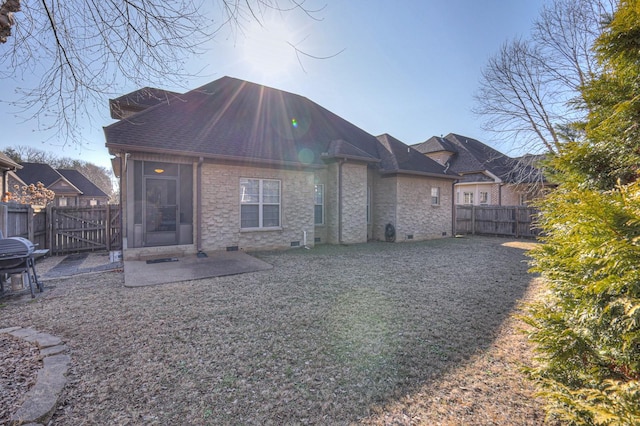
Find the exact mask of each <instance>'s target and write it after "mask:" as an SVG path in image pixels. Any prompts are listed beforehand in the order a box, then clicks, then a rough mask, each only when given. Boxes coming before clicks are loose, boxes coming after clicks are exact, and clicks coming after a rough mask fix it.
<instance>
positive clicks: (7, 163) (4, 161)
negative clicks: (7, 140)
mask: <svg viewBox="0 0 640 426" xmlns="http://www.w3.org/2000/svg"><path fill="white" fill-rule="evenodd" d="M0 168H2V169H5V170H13V169H20V168H22V166H21V165H20V164H18V163H16V162H15V161H13V160H12V159H11V158H9V156H8V155H7V154H5V153H4V152H0Z"/></svg>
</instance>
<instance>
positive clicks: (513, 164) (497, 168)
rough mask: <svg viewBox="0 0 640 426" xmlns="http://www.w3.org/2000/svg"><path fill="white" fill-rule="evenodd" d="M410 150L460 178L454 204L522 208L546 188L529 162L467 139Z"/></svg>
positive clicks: (427, 143) (429, 141)
mask: <svg viewBox="0 0 640 426" xmlns="http://www.w3.org/2000/svg"><path fill="white" fill-rule="evenodd" d="M412 146H413V148H415V149H416V150H417V151H419V152H421V153H423V154H424V155H426V156H428V157H429V158H431V159H433V160H434V161H437V162H438V163H440V164H442V165H444V166H445V167H446V168H447V170H448V171H452V172H455V173H457V174H459V175H460V179H459V180H458V182H457V183H456V185H455V203H456V204H466V205H498V206H519V205H525V204H526V203H527V202H528V201H530V200H532V199H535V198H537V197H539V196H540V195H541V191H542V189H543V188H544V186H545V185H546V182H545V180H544V177H543V175H542V173H541V171H540V170H539V169H537V168H536V167H533V166H532V165H531V163H530V162H526V161H523V160H522V159H516V158H511V157H508V156H507V155H505V154H503V153H501V152H499V151H497V150H495V149H493V148H491V147H489V146H488V145H485V144H483V143H482V142H480V141H478V140H476V139H473V138H470V137H467V136H462V135H457V134H455V133H450V134H448V135H447V136H445V137H438V136H433V137H431V138H429V139H427V140H426V141H425V142H422V143H419V144H415V145H412Z"/></svg>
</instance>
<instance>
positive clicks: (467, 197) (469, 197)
mask: <svg viewBox="0 0 640 426" xmlns="http://www.w3.org/2000/svg"><path fill="white" fill-rule="evenodd" d="M462 198H463V204H473V192H465V193H463V194H462Z"/></svg>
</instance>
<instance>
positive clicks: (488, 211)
mask: <svg viewBox="0 0 640 426" xmlns="http://www.w3.org/2000/svg"><path fill="white" fill-rule="evenodd" d="M537 213H538V210H537V209H534V208H533V207H523V206H456V218H455V221H456V234H478V235H506V236H514V237H518V238H519V237H524V238H535V237H537V236H538V234H539V232H540V230H539V229H538V228H536V227H535V216H536V215H537Z"/></svg>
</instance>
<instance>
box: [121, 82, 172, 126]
mask: <svg viewBox="0 0 640 426" xmlns="http://www.w3.org/2000/svg"><path fill="white" fill-rule="evenodd" d="M179 95H180V94H179V93H176V92H170V91H168V90H162V89H155V88H153V87H144V88H142V89H138V90H136V91H134V92H131V93H128V94H126V95H123V96H120V97H119V98H116V99H109V109H110V111H111V118H115V119H120V118H122V115H121V112H122V111H125V110H127V111H134V112H135V111H143V110H145V109H147V108H149V107H152V106H154V105H157V104H159V103H161V102H167V101H169V100H171V99H175V98H176V97H178V96H179Z"/></svg>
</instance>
